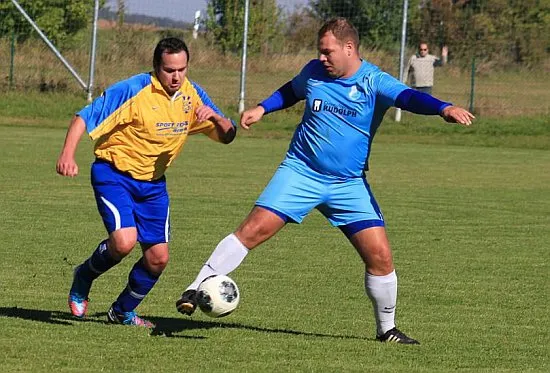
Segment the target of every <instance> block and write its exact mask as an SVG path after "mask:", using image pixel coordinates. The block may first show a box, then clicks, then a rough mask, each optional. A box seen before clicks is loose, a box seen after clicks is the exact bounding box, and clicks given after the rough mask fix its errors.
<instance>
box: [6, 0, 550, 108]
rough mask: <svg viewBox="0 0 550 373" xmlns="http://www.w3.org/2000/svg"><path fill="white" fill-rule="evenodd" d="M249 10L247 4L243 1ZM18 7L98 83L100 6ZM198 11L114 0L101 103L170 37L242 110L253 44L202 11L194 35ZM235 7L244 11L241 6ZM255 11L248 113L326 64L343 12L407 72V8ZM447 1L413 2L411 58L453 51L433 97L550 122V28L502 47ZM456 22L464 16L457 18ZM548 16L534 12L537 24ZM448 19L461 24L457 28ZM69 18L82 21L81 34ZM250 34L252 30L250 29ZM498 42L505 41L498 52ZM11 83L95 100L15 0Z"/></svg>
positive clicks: (373, 58) (106, 32) (383, 56)
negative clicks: (325, 51)
mask: <svg viewBox="0 0 550 373" xmlns="http://www.w3.org/2000/svg"><path fill="white" fill-rule="evenodd" d="M241 2H243V3H244V0H241ZM478 2H479V3H487V5H485V7H486V8H485V12H486V13H487V14H491V12H490V11H497V10H498V9H492V8H491V5H490V2H484V1H478ZM527 2H529V1H527ZM17 3H19V4H20V5H21V7H23V8H24V9H25V10H26V11H27V12H28V13H29V15H31V17H33V20H34V21H35V22H36V24H37V26H38V27H39V28H40V29H41V30H43V31H44V33H45V34H46V35H47V36H48V38H50V39H51V40H53V43H54V44H55V46H56V47H57V48H58V49H59V51H60V52H61V53H62V54H63V56H64V58H65V59H66V60H67V61H68V62H69V63H70V64H71V65H72V66H73V67H74V69H75V70H76V71H77V72H79V73H80V74H81V76H83V79H84V80H86V79H88V77H89V76H88V75H89V73H88V69H89V63H90V54H91V44H92V43H91V40H92V39H91V25H92V15H93V4H92V5H90V4H91V3H93V2H90V1H85V0H81V1H70V2H69V1H67V4H68V5H67V7H65V8H63V9H61V8H60V7H58V6H56V7H54V6H52V7H50V8H48V9H40V7H41V6H42V7H44V6H45V5H40V4H47V3H48V2H47V1H46V2H32V1H23V0H20V1H18V2H17ZM52 3H53V2H52ZM189 3H191V2H181V1H180V2H177V3H175V4H181V5H180V6H181V9H179V8H178V7H177V5H174V6H171V7H169V13H167V14H166V15H165V16H164V17H163V16H162V15H159V14H158V2H156V1H153V0H141V1H125V2H124V1H112V0H111V1H107V2H106V5H107V7H103V8H102V9H101V11H100V20H99V24H98V28H99V30H98V35H97V51H96V66H95V70H94V71H95V88H94V93H95V95H97V94H99V93H100V92H101V91H102V90H103V89H104V88H106V87H107V86H108V85H110V84H112V83H114V82H115V81H117V80H119V79H122V78H125V77H128V76H130V75H133V74H136V73H139V72H143V71H149V70H151V65H152V63H151V60H152V51H153V48H154V46H155V44H156V42H157V41H158V40H159V39H160V38H162V37H164V36H168V35H174V36H179V37H182V38H184V39H185V40H186V41H187V42H188V44H189V47H190V51H191V61H190V77H191V79H193V80H197V81H198V82H199V84H201V85H203V86H204V87H205V88H207V90H208V92H209V93H210V94H211V96H213V98H214V99H215V101H217V102H219V103H220V104H221V105H234V106H235V107H236V106H237V103H238V100H239V78H240V74H241V56H240V53H241V49H240V48H242V39H239V38H242V33H241V32H240V30H234V31H233V34H234V35H233V38H234V40H223V41H220V39H216V38H215V37H213V35H212V34H213V30H214V29H213V26H212V24H210V25H209V23H208V16H209V15H208V14H207V12H206V10H205V9H196V10H200V11H201V15H200V18H199V21H200V27H199V28H198V32H196V31H197V29H196V28H195V30H193V23H194V19H195V16H196V14H195V13H196V12H195V11H190V9H189V8H190V5H189ZM226 3H230V1H227V2H226ZM234 3H235V4H237V5H239V4H240V3H239V1H236V0H235V1H234ZM252 3H253V4H252V5H251V16H250V17H251V18H250V25H249V33H250V34H251V35H252V36H253V37H255V39H253V40H249V44H248V45H249V50H250V55H249V58H248V60H247V76H246V78H247V79H246V95H245V99H246V104H247V106H249V105H252V104H255V103H257V102H258V101H259V100H261V99H262V98H264V97H265V96H266V95H269V94H270V93H271V92H272V91H273V90H274V89H276V88H278V87H279V86H280V85H282V84H284V83H285V82H286V81H288V80H289V79H291V78H292V77H293V76H294V75H295V74H297V73H298V72H299V70H300V68H301V67H302V65H303V64H305V63H306V62H307V61H308V60H309V59H312V58H316V56H317V52H316V50H315V47H316V32H317V29H318V27H319V25H320V24H321V23H322V21H323V19H326V18H327V17H329V16H331V15H335V14H337V15H339V16H344V17H347V18H349V19H350V20H352V22H354V24H355V26H356V27H357V29H358V30H359V32H360V34H361V40H362V46H361V51H362V57H363V58H364V59H366V60H368V61H370V62H373V63H375V64H377V65H379V66H380V67H381V68H382V69H384V70H386V71H388V72H389V73H391V74H392V75H394V76H396V77H398V76H399V57H400V42H401V32H402V30H401V25H402V19H403V11H402V5H403V3H402V2H401V1H391V0H377V1H370V2H365V1H364V2H361V1H355V2H350V1H328V0H325V1H310V2H306V1H300V0H296V1H292V0H287V1H284V2H281V3H280V4H283V5H284V6H285V7H284V8H273V4H274V3H275V0H263V1H260V0H258V1H254V2H252ZM313 3H314V4H313ZM448 3H453V4H454V3H460V2H456V1H419V0H417V1H411V2H410V6H409V13H408V15H409V19H410V21H409V24H408V29H407V43H406V47H407V48H406V52H405V61H408V60H409V59H410V58H411V56H414V55H417V54H419V53H420V50H419V48H418V46H419V43H420V42H424V43H426V44H427V46H428V47H429V49H430V51H429V53H431V54H433V55H434V56H435V57H438V58H439V57H441V55H442V50H443V47H444V46H446V47H447V48H448V58H447V63H446V64H444V65H443V66H440V67H437V68H435V70H434V77H433V94H434V95H435V96H436V97H439V98H441V99H443V100H447V101H451V102H453V103H455V104H457V105H461V106H464V107H467V108H471V109H472V110H473V111H474V112H475V113H476V114H477V115H478V116H486V117H508V116H533V115H550V93H549V92H550V44H549V38H548V34H550V32H548V33H546V31H550V30H549V29H548V24H547V23H542V26H541V30H539V31H540V32H541V34H540V35H543V36H542V38H540V39H538V40H535V41H536V43H538V44H534V43H533V41H529V42H523V41H522V40H523V39H527V38H532V37H533V35H539V34H533V32H535V31H536V30H535V31H533V29H532V28H529V27H528V26H529V25H528V24H521V23H519V24H516V25H515V26H514V27H515V28H516V30H515V31H514V33H510V37H509V39H506V37H504V36H502V35H499V37H500V38H499V39H498V41H495V40H496V39H495V38H496V36H495V35H493V34H492V32H497V31H495V30H491V29H490V28H489V26H487V27H485V26H483V22H487V20H484V19H483V18H480V17H477V18H476V14H473V17H470V18H464V19H460V18H458V19H457V18H456V15H454V16H453V15H448V14H446V13H445V12H443V11H438V9H439V10H441V9H443V8H441V9H440V8H437V7H436V6H435V5H434V4H440V5H441V4H444V5H445V4H447V5H445V6H446V7H447V8H448V7H449V6H448ZM466 3H467V2H466ZM70 4H73V8H78V7H77V5H79V4H80V5H79V6H80V8H81V9H80V8H79V9H78V11H74V10H73V13H71V12H70V11H69V10H70V6H69V5H70ZM121 4H124V5H125V8H124V12H120V11H118V10H119V9H118V8H117V7H118V6H120V5H121ZM312 4H313V5H316V7H313V5H312ZM349 4H353V6H351V5H349ZM358 4H359V5H358ZM361 4H363V5H361ZM364 4H371V5H372V4H374V5H376V6H378V9H381V7H382V8H383V9H384V11H383V12H377V13H376V14H375V15H373V14H369V11H370V10H372V9H374V8H369V7H368V6H366V5H364ZM441 6H443V5H441ZM456 6H458V5H455V7H456ZM447 8H444V9H447ZM152 9H154V11H153V10H152ZM167 9H168V7H167ZM274 9H276V10H275V13H273V11H274ZM487 9H488V10H487ZM233 10H234V11H235V15H236V20H237V22H239V19H241V18H239V17H242V9H240V8H239V7H238V6H237V7H236V8H235V9H233ZM226 11H227V10H226ZM543 11H544V9H543ZM82 12H84V13H82ZM190 13H191V14H190ZM548 14H550V13H548ZM174 15H178V16H174ZM183 15H185V16H183ZM451 16H453V17H455V18H449V17H451ZM537 16H538V15H537V14H534V15H533V14H531V18H533V17H534V18H536V17H537ZM542 16H544V14H543V15H542ZM210 17H212V14H210ZM446 17H447V18H446ZM546 17H547V18H548V15H546ZM449 19H452V20H453V23H452V25H451V24H449V22H450V21H449ZM211 21H212V18H210V22H211ZM241 21H242V19H241ZM68 22H74V23H75V24H74V25H72V26H71V24H68ZM82 22H83V23H84V24H82ZM472 22H477V24H473V23H472ZM545 22H548V20H546V21H545ZM241 23H242V22H241ZM77 26H78V27H77ZM226 26H227V25H226ZM240 27H241V29H242V25H241V26H240ZM476 27H477V30H478V31H477V32H476V33H475V35H474V36H472V35H471V34H470V33H469V31H470V30H471V29H472V28H476ZM193 31H195V33H193ZM222 31H223V30H222ZM225 31H227V29H226V30H225ZM522 32H523V33H525V35H523V34H521V33H522ZM518 35H519V36H518ZM458 36H460V37H458ZM195 37H196V38H195ZM489 42H491V43H498V45H497V46H496V47H495V45H493V44H491V43H489ZM231 43H233V44H231ZM518 43H519V44H518ZM521 43H524V44H521ZM518 45H519V46H518ZM530 46H531V47H530ZM535 47H536V48H538V49H537V51H539V49H540V51H542V52H537V53H538V54H534V53H530V54H529V53H527V54H525V51H526V50H527V52H532V51H534V50H535ZM521 48H523V49H521ZM526 48H527V49H526ZM529 48H531V49H529ZM519 50H522V51H523V52H524V56H523V57H521V56H519V57H518V58H517V60H515V61H513V60H510V61H508V60H507V59H506V57H503V56H504V54H503V53H500V52H502V51H510V53H508V54H509V55H513V53H516V52H515V51H519ZM518 53H519V52H518ZM525 55H527V57H525ZM531 57H532V58H531ZM513 58H515V57H513ZM521 58H523V60H522V59H521ZM530 58H531V59H530ZM407 82H408V83H409V84H411V83H412V82H411V81H407ZM0 87H1V88H2V90H8V89H12V90H38V91H43V92H51V91H54V92H69V93H75V94H78V93H81V94H82V95H83V97H85V96H86V93H85V92H84V91H83V90H82V87H81V86H80V85H79V84H78V82H77V81H76V80H75V79H74V78H73V77H72V76H71V74H69V72H68V71H67V68H66V67H65V66H64V65H63V64H62V63H61V62H60V61H59V59H58V58H56V56H55V55H54V54H53V53H52V52H51V50H50V48H48V47H47V46H46V44H45V43H44V42H43V41H42V40H40V38H38V37H37V33H36V32H35V31H33V30H32V28H31V27H30V25H29V23H28V22H27V21H26V20H25V19H24V18H23V17H22V16H21V15H20V13H19V12H17V10H16V9H15V6H14V4H13V1H4V2H2V3H0Z"/></svg>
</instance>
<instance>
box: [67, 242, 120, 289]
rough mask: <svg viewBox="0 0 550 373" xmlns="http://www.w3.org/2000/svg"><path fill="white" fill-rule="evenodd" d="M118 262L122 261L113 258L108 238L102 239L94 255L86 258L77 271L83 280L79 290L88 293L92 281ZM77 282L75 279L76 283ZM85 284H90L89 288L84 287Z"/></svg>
mask: <svg viewBox="0 0 550 373" xmlns="http://www.w3.org/2000/svg"><path fill="white" fill-rule="evenodd" d="M118 263H120V261H119V260H118V261H117V260H115V259H113V258H112V257H111V254H110V253H109V250H107V240H104V241H102V242H101V243H100V244H99V245H98V246H97V248H96V249H95V251H94V252H93V253H92V255H91V256H90V257H89V258H88V259H86V260H85V261H84V263H82V264H81V265H80V267H79V268H78V270H77V271H76V275H77V277H78V278H79V279H80V280H81V281H78V285H79V289H78V290H77V292H78V293H83V294H88V292H89V291H90V286H91V285H92V281H93V280H95V279H96V278H98V277H99V276H100V275H101V274H103V273H105V272H107V271H108V270H109V269H110V268H112V267H114V266H115V265H117V264H118ZM76 283H77V282H76V281H75V284H76ZM85 285H87V286H88V289H83V288H82V287H83V286H85ZM75 290H76V289H75Z"/></svg>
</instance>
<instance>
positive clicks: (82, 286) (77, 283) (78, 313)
mask: <svg viewBox="0 0 550 373" xmlns="http://www.w3.org/2000/svg"><path fill="white" fill-rule="evenodd" d="M79 268H80V266H78V267H76V268H75V270H74V275H73V284H72V285H71V290H70V291H69V300H68V302H69V309H70V310H71V314H72V315H73V316H75V317H78V318H79V319H82V318H84V317H85V316H86V313H87V312H88V293H89V292H90V286H91V284H89V283H87V282H85V281H84V280H82V279H81V278H80V277H78V274H77V273H78V269H79Z"/></svg>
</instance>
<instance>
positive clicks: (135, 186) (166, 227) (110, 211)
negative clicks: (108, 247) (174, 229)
mask: <svg viewBox="0 0 550 373" xmlns="http://www.w3.org/2000/svg"><path fill="white" fill-rule="evenodd" d="M91 178H92V187H93V189H94V194H95V199H96V202H97V208H98V210H99V213H100V214H101V217H102V219H103V224H104V225H105V228H106V229H107V232H109V234H111V233H112V232H114V231H116V230H117V229H120V228H128V227H135V228H136V229H137V233H138V241H139V242H140V243H144V244H157V243H163V242H168V241H169V240H170V206H169V205H170V200H169V197H168V191H167V189H166V179H165V178H164V177H162V178H161V179H159V180H154V181H141V180H136V179H134V178H133V177H131V176H130V175H128V174H126V173H124V172H120V171H118V170H117V169H116V168H115V167H114V166H113V165H111V164H110V163H109V162H105V161H102V160H96V161H95V162H94V163H93V164H92V171H91Z"/></svg>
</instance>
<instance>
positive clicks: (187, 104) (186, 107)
mask: <svg viewBox="0 0 550 373" xmlns="http://www.w3.org/2000/svg"><path fill="white" fill-rule="evenodd" d="M181 100H182V104H183V112H184V113H185V114H188V113H189V112H190V111H191V109H192V108H193V103H192V102H191V96H183V97H182V98H181Z"/></svg>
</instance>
